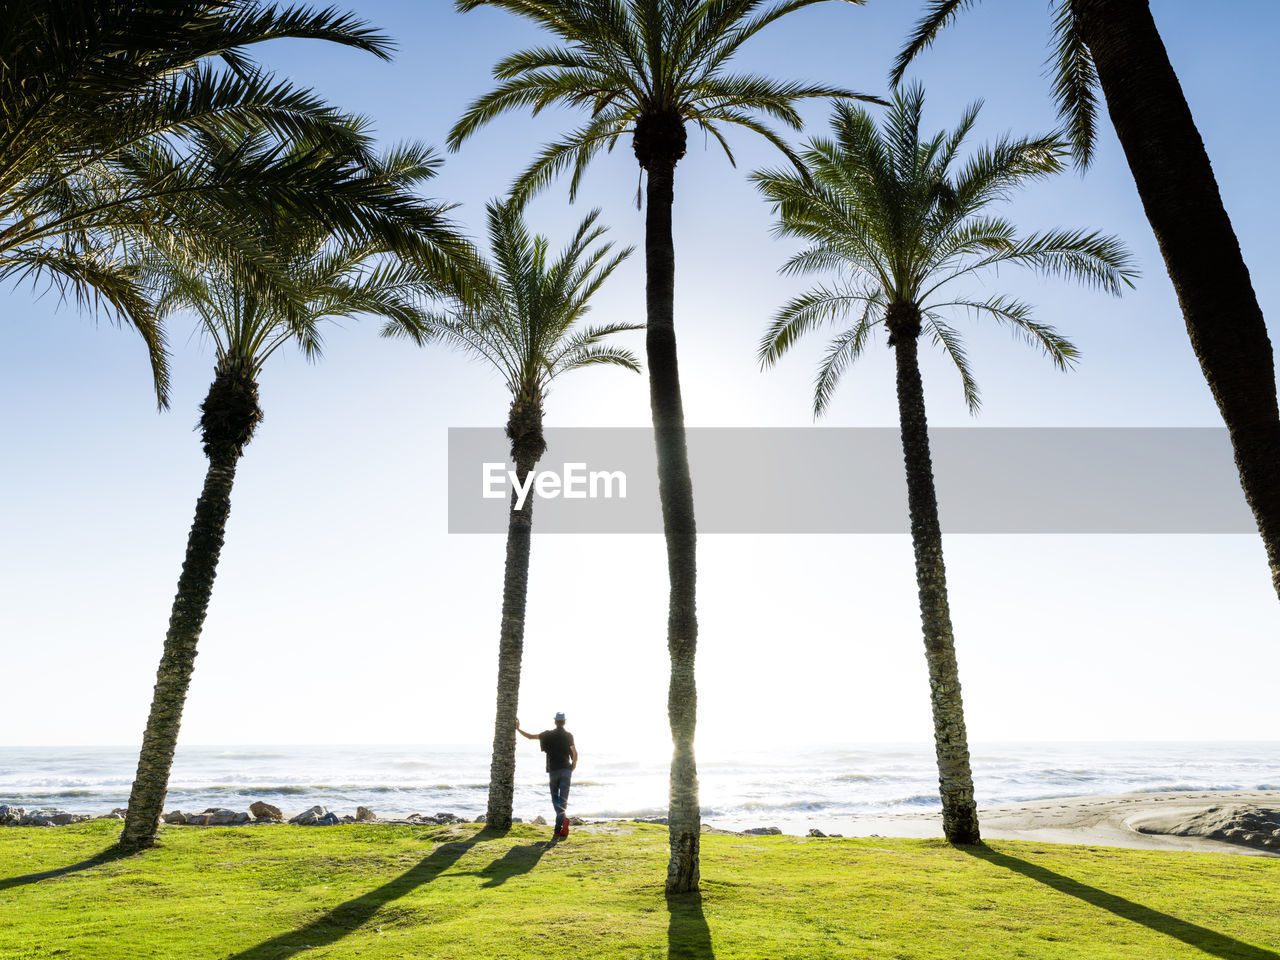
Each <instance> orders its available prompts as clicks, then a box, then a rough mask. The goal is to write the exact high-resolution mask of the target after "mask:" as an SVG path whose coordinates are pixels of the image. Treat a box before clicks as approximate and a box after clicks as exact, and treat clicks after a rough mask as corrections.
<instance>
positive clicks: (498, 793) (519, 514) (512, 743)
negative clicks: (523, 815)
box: [485, 400, 554, 830]
mask: <svg viewBox="0 0 1280 960" xmlns="http://www.w3.org/2000/svg"><path fill="white" fill-rule="evenodd" d="M532 407H533V404H530V405H529V407H525V406H522V405H521V404H520V402H519V401H518V400H517V401H515V402H513V403H512V405H511V417H510V420H509V421H508V424H507V435H508V436H509V437H512V438H513V439H512V444H511V455H512V458H513V460H514V461H515V465H516V477H517V479H518V480H519V482H520V485H521V486H522V487H523V485H524V483H525V478H526V477H528V475H529V474H530V472H532V470H533V468H534V467H535V466H536V465H537V462H538V459H539V457H541V455H542V451H543V450H544V449H545V447H546V444H545V442H544V440H543V437H542V409H541V404H537V405H536V408H533V409H530V408H532ZM534 450H536V451H537V452H536V454H535V453H533V451H534ZM532 534H533V494H532V493H530V495H529V496H528V498H527V499H526V500H525V502H524V506H523V507H522V508H520V509H519V510H517V509H516V492H515V491H514V490H513V491H512V492H511V508H510V510H509V512H508V514H507V563H506V573H505V576H504V578H503V584H502V625H501V627H500V628H499V632H498V705H497V712H496V714H495V716H494V721H493V760H492V762H491V763H490V766H489V807H488V811H487V812H486V814H485V825H486V826H487V827H488V828H489V829H491V830H508V829H510V827H511V812H512V798H513V797H514V795H515V777H516V717H517V716H519V703H520V664H521V659H522V657H523V653H524V613H525V602H526V598H527V597H528V593H529V547H530V542H531V540H532ZM553 654H554V651H553Z"/></svg>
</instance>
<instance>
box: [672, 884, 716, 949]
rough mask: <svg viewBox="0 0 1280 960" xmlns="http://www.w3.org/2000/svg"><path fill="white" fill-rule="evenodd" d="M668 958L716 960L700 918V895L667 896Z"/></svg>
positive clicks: (705, 921) (703, 921) (696, 893)
mask: <svg viewBox="0 0 1280 960" xmlns="http://www.w3.org/2000/svg"><path fill="white" fill-rule="evenodd" d="M667 913H668V915H669V916H670V920H669V922H668V923H667V957H668V958H669V960H715V956H716V955H715V951H714V950H712V949H711V928H710V927H708V926H707V918H706V917H704V916H703V915H702V894H700V893H698V892H696V891H695V892H693V893H668V894H667Z"/></svg>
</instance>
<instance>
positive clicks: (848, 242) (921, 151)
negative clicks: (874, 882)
mask: <svg viewBox="0 0 1280 960" xmlns="http://www.w3.org/2000/svg"><path fill="white" fill-rule="evenodd" d="M923 105H924V92H923V90H922V89H921V88H920V87H918V86H916V87H912V88H911V89H909V90H905V91H900V92H899V93H898V94H897V96H896V97H895V98H894V102H893V106H892V107H891V108H890V111H889V113H888V115H887V116H886V118H885V121H884V125H883V128H882V129H877V128H876V125H875V122H874V121H873V120H872V118H871V117H870V115H869V114H867V112H866V111H865V110H862V109H859V108H854V107H850V106H847V105H844V104H841V105H839V106H838V107H837V110H836V114H835V117H834V118H833V120H832V129H833V130H834V133H835V139H834V140H825V139H815V140H812V141H810V143H809V145H808V149H807V150H806V151H805V152H804V161H805V164H806V166H807V168H808V173H809V176H808V177H806V176H804V175H798V174H796V173H794V172H791V171H776V170H775V171H762V172H758V173H756V174H754V175H753V179H754V180H755V182H756V184H757V186H758V187H759V189H760V191H761V192H762V193H763V194H764V195H765V197H767V198H768V199H769V200H770V201H771V202H772V203H773V207H774V211H775V212H776V213H777V214H778V217H779V220H778V225H777V228H776V232H777V234H778V235H779V236H784V237H798V238H800V239H802V240H804V241H807V242H808V243H809V244H810V246H808V247H806V248H805V249H804V250H802V251H801V252H800V253H798V254H796V255H795V256H794V257H792V258H791V259H790V260H789V261H787V263H786V264H785V266H784V267H783V271H784V272H787V273H802V272H809V271H831V272H834V273H836V274H837V275H838V278H839V279H838V281H837V282H836V284H835V285H824V286H819V287H815V288H813V289H812V290H810V291H808V292H806V293H804V294H801V295H800V296H798V297H796V298H795V299H793V300H791V301H790V302H789V303H788V304H786V306H784V307H783V308H782V309H781V310H780V311H779V312H778V314H777V316H776V317H775V318H774V320H773V323H772V325H771V326H770V328H769V330H768V332H767V333H766V334H765V336H764V338H763V339H762V341H761V344H760V354H759V356H760V359H761V362H762V363H763V364H764V365H766V366H767V365H770V364H772V363H774V362H775V361H776V360H777V359H778V358H779V357H780V356H781V355H782V354H783V353H784V352H786V350H787V348H788V347H790V346H791V345H792V344H793V343H794V342H795V341H796V339H797V338H798V337H799V336H801V335H802V334H804V333H806V332H808V331H809V330H812V329H815V328H817V327H819V326H822V325H823V324H825V323H828V322H834V321H839V320H842V319H845V318H847V317H850V316H852V317H853V321H854V322H853V325H852V326H851V327H848V328H847V329H845V330H843V331H842V332H840V333H839V334H837V335H836V337H835V339H834V340H832V342H831V345H830V348H829V350H828V351H827V354H826V356H825V357H824V359H823V362H822V364H821V366H820V367H819V370H818V376H817V379H816V381H815V389H814V400H813V410H814V415H815V416H820V415H821V414H822V413H823V412H824V411H825V410H826V409H827V407H828V405H829V404H830V401H831V397H832V393H833V391H834V390H835V387H836V384H837V383H838V382H839V380H840V377H841V376H842V374H843V373H844V372H845V370H846V369H847V368H848V366H849V364H851V363H852V362H853V361H854V360H856V359H857V358H858V357H859V356H860V355H861V354H862V353H863V351H864V350H865V349H866V347H867V345H868V343H869V342H870V338H871V336H872V334H873V332H874V330H875V328H876V327H878V326H880V325H883V326H884V328H885V330H886V331H887V332H888V343H889V346H891V347H892V348H893V351H894V359H895V361H896V364H897V390H898V416H899V420H900V422H901V429H902V453H903V459H904V462H905V465H906V474H907V503H908V508H909V510H910V515H911V539H912V544H913V546H914V549H915V565H916V584H917V586H918V588H919V593H920V620H921V624H922V627H923V632H924V647H925V659H926V660H927V661H928V667H929V691H930V699H931V703H932V707H933V729H934V741H935V747H936V750H937V757H938V780H939V786H940V790H941V794H942V827H943V832H944V833H945V834H946V836H947V839H948V840H950V841H951V842H952V843H977V842H978V840H979V832H978V812H977V807H976V805H975V803H974V798H973V777H972V773H971V772H970V767H969V745H968V738H967V735H966V733H965V723H964V706H963V703H962V701H961V696H960V677H959V672H958V669H957V666H956V655H955V644H954V640H953V636H952V628H951V613H950V608H949V606H948V601H947V578H946V569H945V567H944V564H943V559H942V531H941V528H940V527H939V524H938V503H937V497H936V495H935V492H934V484H933V467H932V462H931V459H930V453H929V434H928V424H927V420H926V417H925V407H924V392H923V387H922V384H921V379H920V366H919V362H918V356H917V352H918V342H919V339H920V336H921V334H927V335H928V337H929V339H930V340H932V342H933V343H935V344H937V345H939V346H941V347H942V349H943V350H945V351H946V352H947V354H948V355H949V356H950V357H951V359H952V361H954V363H955V364H956V366H957V367H958V368H959V371H960V378H961V382H962V384H963V387H964V396H965V400H966V401H967V403H968V405H969V408H970V410H971V411H975V412H976V410H977V408H978V402H979V400H978V388H977V385H976V383H975V382H974V379H973V375H972V372H971V370H970V368H969V363H968V359H967V357H966V354H965V351H964V345H963V343H962V341H961V338H960V334H959V331H958V330H957V329H956V328H955V327H954V326H952V323H951V320H950V315H951V314H952V313H954V312H956V311H967V312H968V313H969V314H971V315H974V316H977V317H986V318H988V319H991V320H994V321H996V322H997V323H1001V324H1004V325H1007V326H1008V327H1010V328H1011V329H1012V330H1013V331H1014V332H1015V333H1016V334H1018V335H1020V336H1021V337H1022V338H1023V339H1025V340H1026V341H1027V342H1028V343H1030V344H1032V345H1034V346H1037V347H1039V348H1040V349H1042V350H1043V351H1044V352H1045V353H1046V354H1047V355H1048V356H1049V358H1050V359H1051V360H1052V361H1053V362H1054V364H1055V365H1056V366H1058V367H1059V368H1066V367H1068V366H1069V365H1070V364H1072V363H1073V362H1074V361H1075V359H1076V356H1077V352H1076V349H1075V347H1073V346H1072V345H1071V344H1070V343H1069V342H1067V341H1066V340H1065V339H1063V338H1062V337H1061V336H1059V335H1058V333H1057V332H1056V331H1055V330H1054V329H1053V328H1052V327H1049V326H1046V325H1044V324H1041V323H1037V322H1036V321H1034V320H1033V319H1032V318H1031V307H1030V306H1029V305H1028V304H1026V303H1023V302H1021V301H1019V300H1016V299H1012V298H1010V297H1006V296H1001V295H998V294H995V295H991V296H987V297H985V298H975V297H972V296H969V295H966V294H965V293H963V292H956V287H955V281H958V280H961V279H963V278H966V277H971V276H973V275H975V274H982V273H987V272H990V271H991V270H993V269H995V268H999V267H1000V266H1001V265H1004V264H1009V265H1013V266H1020V267H1028V268H1031V269H1034V270H1039V271H1042V272H1047V273H1051V274H1058V275H1061V276H1064V277H1068V278H1074V279H1078V280H1081V281H1084V282H1087V283H1091V284H1094V285H1097V286H1099V287H1102V288H1103V289H1105V290H1107V291H1109V292H1111V293H1114V294H1119V293H1120V291H1121V288H1122V287H1123V286H1124V285H1130V286H1131V285H1132V278H1133V277H1134V276H1135V275H1136V273H1135V271H1134V269H1133V266H1132V264H1131V261H1130V258H1129V254H1128V253H1127V252H1126V250H1125V248H1124V247H1123V245H1122V244H1121V243H1120V242H1119V241H1117V240H1115V239H1112V238H1109V237H1103V236H1099V235H1098V234H1096V233H1084V232H1082V231H1062V230H1053V231H1049V232H1046V233H1039V234H1033V235H1031V236H1029V237H1026V238H1024V239H1019V238H1018V237H1017V234H1016V230H1015V228H1014V226H1013V224H1011V223H1010V222H1009V221H1007V220H1004V219H1003V218H1000V217H998V216H994V215H992V214H990V213H988V212H987V208H988V206H989V205H990V204H991V203H992V202H994V201H997V200H1000V199H1003V198H1004V197H1005V196H1006V195H1007V194H1008V193H1009V192H1010V191H1012V190H1013V189H1014V188H1016V187H1018V186H1019V185H1021V184H1023V183H1026V182H1027V181H1029V180H1034V179H1036V178H1040V177H1044V176H1048V175H1049V174H1052V173H1056V172H1058V171H1059V170H1061V169H1062V167H1063V163H1062V155H1063V152H1064V147H1065V145H1064V144H1062V143H1060V142H1059V141H1057V140H1056V139H1054V138H1051V137H1033V138H1026V139H1009V138H1005V139H1002V140H1000V141H998V142H997V143H995V144H994V145H992V146H988V147H983V148H980V149H978V150H976V151H975V152H974V153H973V155H972V156H971V158H970V159H969V160H968V161H967V162H966V163H965V164H964V165H963V166H962V167H960V168H959V169H958V170H955V169H953V166H954V165H955V164H956V162H957V155H958V151H959V150H960V147H961V145H962V144H963V142H964V139H965V137H966V135H967V134H968V133H969V131H970V130H971V129H972V128H973V124H974V121H975V120H976V119H977V115H978V108H979V105H977V104H975V105H973V106H971V107H969V108H968V110H967V111H966V112H965V114H964V116H963V118H962V120H961V121H960V123H959V125H958V126H957V127H956V128H955V129H954V130H953V131H951V132H950V133H949V134H948V133H939V134H937V135H935V136H934V137H932V138H931V139H928V140H921V138H920V114H921V111H922V108H923Z"/></svg>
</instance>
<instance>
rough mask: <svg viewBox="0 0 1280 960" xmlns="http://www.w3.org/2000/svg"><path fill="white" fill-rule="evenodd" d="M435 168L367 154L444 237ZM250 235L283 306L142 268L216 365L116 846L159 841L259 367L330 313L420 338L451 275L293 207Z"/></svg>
mask: <svg viewBox="0 0 1280 960" xmlns="http://www.w3.org/2000/svg"><path fill="white" fill-rule="evenodd" d="M260 151H265V154H266V159H267V160H268V161H269V164H268V165H271V164H276V163H282V162H284V163H288V162H292V161H293V159H294V158H291V157H279V156H277V152H276V151H275V150H274V149H272V148H271V147H270V145H269V144H265V145H263V144H258V145H257V150H255V147H254V145H249V146H248V147H245V148H243V149H239V148H238V149H236V150H235V151H233V152H232V154H231V156H229V157H227V158H225V159H226V161H227V162H235V163H243V162H246V161H247V160H250V159H252V158H253V156H254V154H255V152H260ZM295 154H296V155H297V158H300V159H301V161H302V162H306V158H308V157H311V156H312V151H310V150H308V149H306V148H302V147H299V148H298V149H297V150H296V151H295ZM313 162H319V161H313ZM436 167H437V161H436V159H435V158H434V156H433V155H432V153H431V151H429V150H427V149H425V148H423V147H418V146H414V145H409V146H405V147H402V148H399V149H398V150H396V151H393V152H391V153H390V154H388V155H387V157H386V158H385V159H376V158H375V159H373V160H371V161H370V164H369V168H368V170H367V173H366V176H365V179H366V180H367V181H368V183H367V184H366V186H369V185H372V184H378V185H380V187H379V189H382V190H383V191H385V192H387V193H388V194H389V195H390V196H392V197H393V198H398V200H399V201H400V202H403V203H405V204H406V205H407V206H408V207H410V208H416V209H417V211H418V212H417V214H416V216H415V217H414V220H415V221H425V220H430V221H434V222H435V224H436V227H437V230H438V231H439V232H441V233H447V232H448V224H447V221H446V220H445V218H444V212H445V210H446V209H447V208H445V207H443V206H440V205H437V204H429V203H426V202H423V201H418V200H415V199H413V196H412V191H413V189H414V188H415V187H416V186H417V185H418V184H420V183H421V182H423V181H425V180H426V179H428V178H430V177H431V176H432V175H434V173H435V170H436ZM255 242H256V243H257V244H258V246H259V248H260V250H261V251H262V253H263V254H264V255H266V256H268V257H270V258H273V259H275V260H276V261H277V262H278V263H279V265H280V267H281V269H282V271H283V272H284V274H285V275H287V276H288V277H289V280H290V286H291V293H290V299H289V302H288V303H284V304H282V303H280V302H278V301H277V300H275V299H274V298H272V297H267V296H263V295H261V294H260V292H258V291H256V290H254V289H253V288H252V287H245V286H242V285H241V283H240V277H239V275H238V274H237V273H236V272H235V271H234V270H226V269H220V268H219V266H218V265H217V264H208V265H204V266H203V267H202V266H201V265H199V264H193V263H192V262H191V261H190V260H189V259H187V258H185V257H180V258H178V259H176V260H174V259H169V258H167V257H165V256H164V255H163V251H160V252H154V251H153V257H152V260H151V262H150V263H149V264H147V265H146V267H147V269H146V270H145V275H146V276H148V277H150V278H151V280H152V286H153V288H154V290H155V296H156V298H157V301H158V303H159V304H160V308H161V310H162V312H165V313H168V312H173V311H177V310H185V311H189V312H193V313H194V314H195V316H196V318H197V319H198V321H199V323H200V327H201V328H202V330H203V332H204V333H205V335H207V337H208V338H209V339H210V340H211V341H212V343H213V345H214V349H215V354H216V356H217V363H216V365H215V367H214V379H213V384H212V385H211V386H210V388H209V393H208V395H207V396H206V397H205V400H204V402H203V403H202V404H201V408H200V409H201V417H200V427H201V430H202V435H203V440H204V451H205V456H206V457H208V459H209V467H208V471H207V473H206V475H205V482H204V489H203V490H202V492H201V494H200V498H199V499H198V500H197V501H196V512H195V519H194V521H193V523H192V525H191V532H190V534H189V536H188V539H187V552H186V559H185V561H184V562H183V565H182V574H181V576H180V577H179V580H178V591H177V595H176V596H175V598H174V601H173V610H172V613H171V615H170V618H169V630H168V633H167V634H166V636H165V642H164V652H163V655H162V657H161V660H160V668H159V671H158V673H157V677H156V685H155V690H154V693H153V696H152V701H151V711H150V714H149V716H148V719H147V726H146V730H145V732H144V735H143V742H142V749H141V751H140V754H139V757H138V770H137V775H136V777H135V779H134V782H133V787H132V790H131V792H130V796H129V808H128V812H127V814H126V817H125V824H124V830H123V833H122V834H121V837H120V841H119V843H120V846H121V847H123V848H125V849H137V848H140V847H146V846H150V845H152V844H154V843H155V839H156V831H157V827H158V824H159V819H160V815H161V811H162V809H163V804H164V798H165V793H166V791H167V790H168V784H169V772H170V769H171V767H172V764H173V754H174V749H175V747H176V745H177V739H178V731H179V725H180V723H181V719H182V709H183V704H184V702H185V700H186V695H187V689H188V687H189V685H190V681H191V675H192V670H193V667H194V662H195V656H196V644H197V641H198V640H199V637H200V631H201V629H202V627H203V625H204V619H205V613H206V611H207V609H208V605H209V598H210V595H211V593H212V590H213V581H214V576H215V574H216V572H217V565H218V558H219V555H220V553H221V549H222V542H223V534H224V531H225V528H226V522H227V517H228V514H229V512H230V509H231V486H232V483H233V481H234V479H235V474H236V466H237V463H238V461H239V459H240V457H241V456H242V455H243V453H244V448H245V446H246V445H247V444H248V443H249V441H250V440H251V439H252V438H253V434H254V431H255V429H256V428H257V425H258V423H259V421H260V420H261V419H262V411H261V409H260V408H259V406H258V376H259V373H260V371H261V370H262V367H263V364H264V363H266V361H267V359H268V358H270V357H271V356H272V354H274V353H275V352H276V351H277V350H279V349H280V348H282V347H284V346H285V345H286V344H290V343H292V344H296V345H297V346H298V347H299V348H300V349H301V350H302V351H303V352H304V353H305V354H306V355H307V356H308V357H310V358H316V357H318V356H319V355H320V348H321V326H322V324H323V322H324V321H325V320H331V319H340V318H347V317H356V316H361V315H374V316H384V317H387V318H388V321H389V322H393V323H395V324H397V325H399V326H400V327H401V328H403V330H404V331H405V332H406V333H407V334H408V335H410V336H412V337H416V338H419V339H421V338H422V337H423V335H424V331H425V329H426V328H425V323H426V314H425V312H424V310H423V308H422V307H421V305H420V304H421V299H422V296H423V294H424V291H427V290H430V289H432V288H433V287H434V286H437V285H442V284H443V283H445V282H448V280H449V279H450V278H449V277H440V276H438V275H437V274H436V273H435V271H434V270H433V269H432V266H431V264H429V263H422V262H419V261H417V260H406V259H402V258H400V257H398V256H396V255H395V254H396V251H394V250H392V249H389V248H388V246H387V244H386V243H385V242H384V241H383V240H382V239H380V238H378V237H377V236H373V235H369V236H365V237H360V236H357V235H354V234H352V233H350V232H347V231H335V230H333V229H332V228H330V227H327V226H325V225H323V224H320V223H317V222H316V221H314V220H307V219H303V218H299V217H297V216H295V215H294V213H293V212H292V211H289V210H283V209H282V210H279V211H277V212H276V214H275V215H274V216H271V217H269V218H266V219H264V220H262V221H261V222H260V223H259V226H258V230H257V234H256V238H255ZM465 249H466V247H465V244H463V243H462V241H460V240H455V243H454V248H453V249H450V248H449V247H447V246H446V247H443V248H441V249H440V250H438V251H437V252H438V253H439V255H440V256H442V257H444V256H450V255H453V254H454V252H455V251H465Z"/></svg>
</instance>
